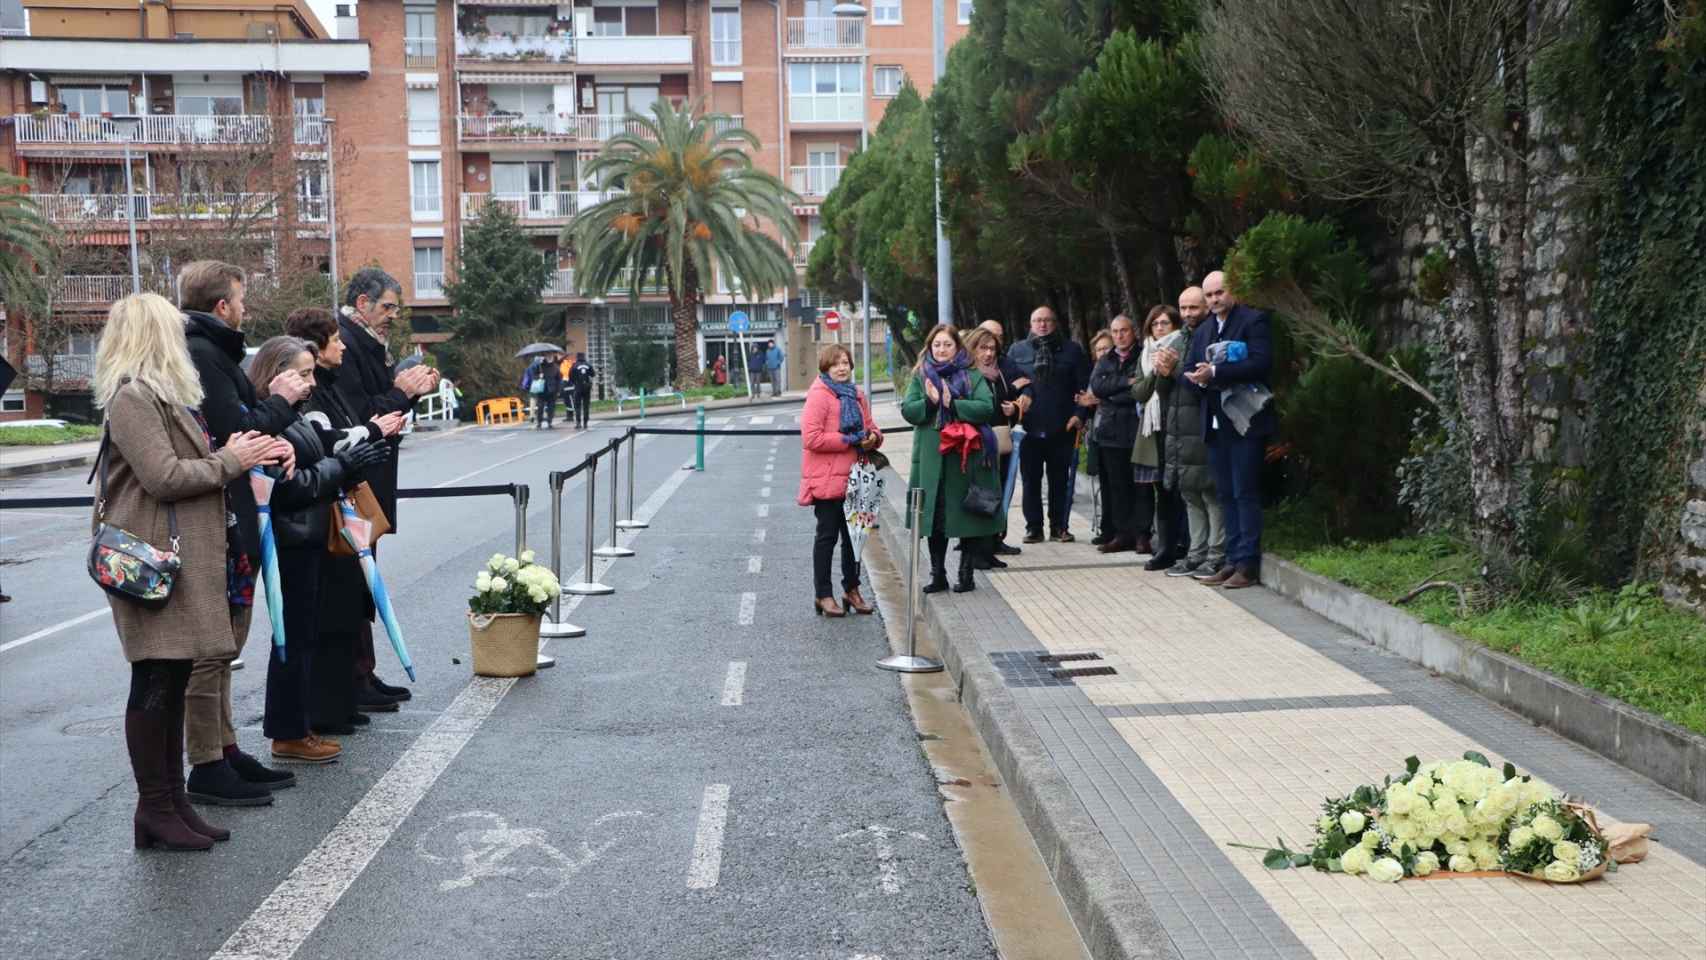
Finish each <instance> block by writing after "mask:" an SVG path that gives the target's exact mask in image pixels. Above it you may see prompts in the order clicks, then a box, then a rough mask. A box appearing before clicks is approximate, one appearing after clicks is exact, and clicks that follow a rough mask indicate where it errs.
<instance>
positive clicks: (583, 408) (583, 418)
mask: <svg viewBox="0 0 1706 960" xmlns="http://www.w3.org/2000/svg"><path fill="white" fill-rule="evenodd" d="M591 415H592V391H591V390H590V389H587V390H576V391H575V426H577V427H580V428H582V429H585V428H586V424H587V418H588V417H590V416H591Z"/></svg>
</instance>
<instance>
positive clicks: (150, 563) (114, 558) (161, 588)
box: [89, 431, 183, 610]
mask: <svg viewBox="0 0 1706 960" xmlns="http://www.w3.org/2000/svg"><path fill="white" fill-rule="evenodd" d="M111 444H112V437H111V435H110V434H108V433H106V432H104V431H103V432H102V434H101V449H100V452H99V453H97V454H96V455H95V468H94V470H91V471H90V472H89V479H91V480H93V479H94V475H95V474H96V473H99V474H100V475H101V485H100V487H99V489H98V490H97V491H96V494H95V536H94V538H93V540H92V541H91V542H90V544H89V579H91V580H93V581H95V582H96V583H98V584H100V586H101V589H102V590H105V591H106V592H108V593H110V594H112V595H113V596H115V597H118V598H120V599H121V600H128V601H130V602H131V603H134V604H137V605H138V606H141V607H146V608H147V609H149V610H158V609H160V608H162V607H164V606H165V605H166V602H167V601H168V600H170V599H172V584H173V583H174V582H175V581H176V579H177V576H178V571H179V570H180V569H182V568H183V561H182V560H181V559H179V557H178V510H177V508H176V507H174V506H173V505H172V504H170V503H168V504H166V505H165V506H166V532H167V535H168V536H170V537H171V544H172V548H171V549H170V550H161V549H159V548H158V547H156V546H154V545H153V544H151V543H149V542H148V541H146V540H144V539H142V538H141V537H139V536H137V535H136V534H134V533H131V532H130V531H128V530H125V529H123V528H121V527H116V526H114V525H112V524H110V523H107V522H106V521H105V520H104V519H102V518H103V517H104V516H105V515H106V510H107V450H108V448H109V447H110V446H111Z"/></svg>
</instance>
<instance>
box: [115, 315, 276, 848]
mask: <svg viewBox="0 0 1706 960" xmlns="http://www.w3.org/2000/svg"><path fill="white" fill-rule="evenodd" d="M201 400H202V393H201V384H200V382H199V381H198V379H197V378H196V373H195V368H194V367H193V366H192V365H191V364H190V355H189V348H188V346H187V345H186V343H185V340H184V321H183V316H182V314H180V313H178V311H177V309H176V308H175V307H173V306H172V305H171V304H170V303H168V302H167V301H166V299H165V298H164V297H161V296H159V295H158V294H152V293H144V294H133V295H131V296H128V297H125V298H124V299H122V300H120V301H118V302H117V303H115V304H113V308H112V310H111V311H110V312H109V313H108V314H107V325H106V329H105V330H104V331H103V332H102V334H101V343H100V346H99V348H98V349H97V350H96V353H95V402H96V404H98V405H99V406H101V407H103V408H104V409H105V410H106V415H107V416H106V428H107V441H108V442H107V445H106V454H105V459H104V461H103V463H102V464H101V467H100V468H99V469H101V470H102V472H103V481H102V486H103V492H102V493H101V495H100V496H99V498H98V499H97V505H96V508H95V509H96V514H97V516H98V517H100V519H101V520H103V521H104V522H106V523H107V524H110V525H112V526H115V527H118V528H120V529H122V530H126V531H128V532H130V533H132V534H134V535H135V536H137V537H140V538H141V539H143V540H146V541H147V542H149V543H151V544H154V545H155V546H157V547H161V548H163V549H164V548H169V547H170V546H171V544H172V537H171V535H170V534H169V533H168V531H167V505H168V504H170V505H171V506H172V507H173V508H174V509H175V511H176V514H177V524H178V537H177V549H178V556H179V559H180V560H182V562H183V568H182V569H181V570H179V572H178V575H177V577H176V580H175V582H174V584H173V588H172V594H171V599H169V600H168V601H167V602H166V605H165V606H164V607H161V608H160V609H158V610H149V609H146V608H144V607H142V606H139V605H137V604H135V603H132V602H131V601H129V600H126V599H122V598H119V597H116V596H115V597H109V599H108V602H110V603H111V604H112V608H113V622H114V623H115V624H116V625H117V627H118V635H119V642H120V643H121V644H122V645H123V647H124V656H125V659H126V660H129V661H130V699H129V702H128V703H127V705H126V708H125V714H124V736H125V745H126V747H128V748H129V751H130V765H131V768H132V771H133V772H134V773H135V775H136V792H137V802H136V816H135V820H134V823H135V832H136V845H137V847H139V848H140V847H151V846H153V845H155V844H156V843H159V844H161V845H163V846H165V847H166V848H167V849H170V850H206V849H208V848H209V847H211V846H212V845H213V841H214V840H226V839H229V838H230V836H231V834H230V832H229V831H227V830H222V829H220V828H218V827H213V826H209V825H208V824H207V823H205V822H203V821H202V819H201V818H200V817H198V816H197V815H196V814H195V813H194V811H192V810H191V808H190V804H189V798H188V796H187V795H186V794H185V792H184V754H183V750H184V746H183V745H184V688H185V685H186V684H188V682H189V676H190V664H191V661H193V660H195V659H196V658H198V657H217V656H230V655H231V648H232V646H233V640H232V638H231V614H230V613H229V611H228V610H227V608H226V601H225V493H224V488H225V484H226V483H228V482H230V481H232V480H234V479H236V478H237V477H239V476H242V475H243V473H244V472H245V471H247V470H248V469H249V468H250V467H252V466H254V465H255V464H258V463H262V462H266V461H268V460H270V459H273V458H274V456H275V455H274V450H275V444H276V441H275V440H274V438H272V437H268V436H264V435H261V434H256V433H247V434H241V435H236V436H233V437H231V438H230V439H229V441H228V442H227V443H226V445H225V446H224V447H223V448H221V449H220V451H219V452H218V453H209V443H208V437H207V434H206V432H205V431H204V430H203V428H202V427H201V426H200V423H199V418H200V414H199V413H197V412H196V409H195V408H196V407H197V406H198V405H199V404H200V403H201Z"/></svg>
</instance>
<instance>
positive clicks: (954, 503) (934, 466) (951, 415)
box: [900, 324, 1002, 593]
mask: <svg viewBox="0 0 1706 960" xmlns="http://www.w3.org/2000/svg"><path fill="white" fill-rule="evenodd" d="M924 342H925V344H926V346H925V350H924V355H923V356H922V357H920V358H919V361H918V367H917V368H916V369H915V370H914V371H913V376H912V382H911V383H909V384H908V385H907V388H906V398H905V399H904V400H902V401H901V404H900V415H901V416H902V417H903V418H904V419H905V420H906V422H907V423H910V424H912V425H913V426H915V427H917V428H918V429H917V431H916V432H915V433H913V435H912V474H911V477H910V485H911V486H913V487H915V488H917V489H919V490H922V491H924V520H923V529H924V530H925V531H928V533H929V538H930V539H929V543H930V583H929V584H927V585H926V586H925V587H924V592H925V593H936V592H938V591H941V590H946V589H947V588H948V575H947V572H946V564H947V559H948V538H949V537H959V538H960V576H959V582H958V583H957V584H955V585H954V592H955V593H964V592H966V591H968V590H971V589H972V587H973V584H972V570H973V568H974V566H975V562H976V559H977V557H978V556H979V555H980V552H981V551H983V550H985V549H986V548H987V547H988V546H989V545H990V544H991V543H992V541H991V540H990V539H989V538H991V537H993V536H995V535H997V534H999V533H1000V532H1001V527H1002V523H1001V517H1000V516H989V517H983V516H979V515H977V514H975V513H971V512H969V511H967V510H966V509H965V506H964V503H965V496H966V490H967V489H968V488H970V487H971V486H972V485H974V484H975V485H977V486H980V487H983V488H984V489H986V490H993V491H995V492H996V496H997V498H999V496H1000V490H1001V485H1000V483H999V482H998V481H997V479H996V476H995V458H996V452H995V434H994V432H993V431H991V430H990V429H989V424H990V423H991V422H993V421H994V419H995V395H994V393H993V392H991V390H990V387H989V383H988V381H986V380H984V379H983V376H982V375H981V374H979V373H978V372H977V368H976V367H975V366H974V365H973V364H972V360H971V357H970V356H969V355H968V354H967V353H966V351H965V350H964V348H962V347H961V346H960V338H959V336H958V335H957V334H956V333H955V332H954V328H953V327H952V326H949V325H948V324H938V325H937V326H936V327H935V328H934V329H933V330H931V331H930V335H929V336H928V337H926V338H925V341H924ZM956 421H957V422H959V423H965V424H971V425H972V426H973V427H975V428H976V430H977V434H978V437H979V439H980V441H981V443H980V444H979V449H977V450H975V451H973V452H972V453H971V455H970V456H968V457H966V458H965V465H964V467H963V468H962V467H961V465H960V462H961V457H960V453H959V451H957V450H950V452H949V453H947V454H946V455H944V454H943V453H942V452H941V442H942V429H943V428H944V427H946V426H947V425H949V424H951V423H954V422H956ZM909 520H910V518H909ZM914 535H916V533H915V534H914Z"/></svg>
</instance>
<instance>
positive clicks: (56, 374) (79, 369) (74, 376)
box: [24, 353, 95, 385]
mask: <svg viewBox="0 0 1706 960" xmlns="http://www.w3.org/2000/svg"><path fill="white" fill-rule="evenodd" d="M24 374H25V375H26V376H28V377H30V378H31V379H32V380H36V381H42V380H45V379H46V378H47V358H46V357H44V356H42V355H41V354H39V353H32V354H29V355H28V356H26V357H24ZM94 376H95V358H94V357H92V356H90V355H89V354H86V353H59V354H55V355H54V357H53V381H54V383H55V384H56V385H57V384H67V383H75V382H86V381H88V380H90V379H92V378H93V377H94Z"/></svg>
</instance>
